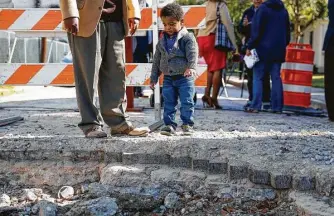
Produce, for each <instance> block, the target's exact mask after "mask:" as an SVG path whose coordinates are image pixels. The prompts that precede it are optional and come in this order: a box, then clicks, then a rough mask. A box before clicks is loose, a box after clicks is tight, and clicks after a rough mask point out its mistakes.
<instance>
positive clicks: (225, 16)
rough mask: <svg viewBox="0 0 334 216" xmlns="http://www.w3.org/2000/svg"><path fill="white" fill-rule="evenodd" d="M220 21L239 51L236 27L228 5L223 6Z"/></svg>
mask: <svg viewBox="0 0 334 216" xmlns="http://www.w3.org/2000/svg"><path fill="white" fill-rule="evenodd" d="M220 19H221V22H222V23H223V24H224V26H225V27H226V30H227V34H228V37H229V38H230V40H231V42H232V44H233V46H234V48H235V49H237V50H238V45H237V41H236V39H235V33H234V26H233V23H232V19H231V17H230V12H229V11H228V8H227V6H226V4H223V6H222V8H221V9H220Z"/></svg>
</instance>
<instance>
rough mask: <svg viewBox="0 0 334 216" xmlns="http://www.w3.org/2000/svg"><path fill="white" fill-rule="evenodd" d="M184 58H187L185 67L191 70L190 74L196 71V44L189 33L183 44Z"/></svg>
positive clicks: (193, 37)
mask: <svg viewBox="0 0 334 216" xmlns="http://www.w3.org/2000/svg"><path fill="white" fill-rule="evenodd" d="M185 51H186V58H187V60H188V65H187V69H188V70H193V71H192V74H194V73H196V68H197V63H198V45H197V42H196V38H195V36H194V35H193V34H190V35H189V39H188V40H187V42H186V45H185Z"/></svg>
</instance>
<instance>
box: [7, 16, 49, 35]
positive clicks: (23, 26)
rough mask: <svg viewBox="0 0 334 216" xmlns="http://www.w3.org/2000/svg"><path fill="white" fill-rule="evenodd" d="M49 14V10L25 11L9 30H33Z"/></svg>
mask: <svg viewBox="0 0 334 216" xmlns="http://www.w3.org/2000/svg"><path fill="white" fill-rule="evenodd" d="M47 12H48V10H36V11H31V10H25V11H24V12H23V14H22V15H21V16H20V17H19V18H18V19H17V20H16V21H15V22H14V23H13V25H11V26H10V27H9V28H8V30H31V29H32V28H33V27H34V26H35V25H36V24H37V23H38V22H39V21H40V20H41V19H42V18H43V16H44V15H45V14H46V13H47ZM36 37H37V36H36Z"/></svg>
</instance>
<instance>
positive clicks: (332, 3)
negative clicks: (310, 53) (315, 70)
mask: <svg viewBox="0 0 334 216" xmlns="http://www.w3.org/2000/svg"><path fill="white" fill-rule="evenodd" d="M328 18H329V24H328V29H327V32H326V36H325V41H324V47H323V50H325V51H326V49H327V47H328V45H329V43H330V41H331V40H334V0H328Z"/></svg>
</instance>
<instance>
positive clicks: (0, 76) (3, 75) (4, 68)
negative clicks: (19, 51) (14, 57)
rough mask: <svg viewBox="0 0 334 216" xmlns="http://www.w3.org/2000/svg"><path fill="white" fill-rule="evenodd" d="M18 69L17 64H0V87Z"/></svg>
mask: <svg viewBox="0 0 334 216" xmlns="http://www.w3.org/2000/svg"><path fill="white" fill-rule="evenodd" d="M19 67H20V65H18V64H0V85H4V84H5V82H6V81H7V80H8V79H9V78H10V77H11V76H12V75H13V74H14V73H15V71H16V70H17V69H18V68H19Z"/></svg>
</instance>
